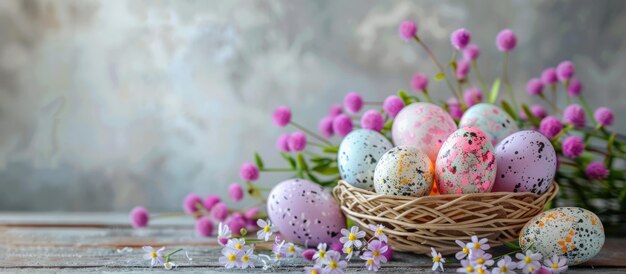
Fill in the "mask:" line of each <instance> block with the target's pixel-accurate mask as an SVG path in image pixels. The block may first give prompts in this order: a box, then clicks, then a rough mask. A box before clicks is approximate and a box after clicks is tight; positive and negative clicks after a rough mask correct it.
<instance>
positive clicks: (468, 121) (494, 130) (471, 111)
mask: <svg viewBox="0 0 626 274" xmlns="http://www.w3.org/2000/svg"><path fill="white" fill-rule="evenodd" d="M462 127H475V128H477V129H480V130H482V131H483V132H484V133H485V134H486V135H487V137H489V139H490V140H491V144H492V145H494V146H495V145H496V144H497V143H498V142H500V140H502V139H504V138H506V137H507V136H509V135H511V134H512V133H514V132H517V131H518V130H519V128H518V127H517V124H515V120H513V118H511V116H510V115H509V114H508V113H506V112H505V111H504V110H502V109H501V108H499V107H498V106H496V105H493V104H487V103H480V104H476V105H474V106H472V107H470V108H468V109H467V111H465V113H463V117H461V120H460V121H459V128H462Z"/></svg>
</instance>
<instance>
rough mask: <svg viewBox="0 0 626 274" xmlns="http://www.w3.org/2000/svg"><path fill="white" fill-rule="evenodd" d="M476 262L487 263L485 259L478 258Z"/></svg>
mask: <svg viewBox="0 0 626 274" xmlns="http://www.w3.org/2000/svg"><path fill="white" fill-rule="evenodd" d="M476 262H477V263H478V264H484V263H485V259H483V258H478V260H476Z"/></svg>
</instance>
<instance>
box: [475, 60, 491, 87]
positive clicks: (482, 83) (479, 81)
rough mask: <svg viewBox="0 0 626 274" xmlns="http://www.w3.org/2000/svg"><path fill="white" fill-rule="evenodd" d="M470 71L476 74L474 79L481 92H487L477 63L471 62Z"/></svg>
mask: <svg viewBox="0 0 626 274" xmlns="http://www.w3.org/2000/svg"><path fill="white" fill-rule="evenodd" d="M472 70H473V71H475V72H476V79H477V80H478V83H480V87H481V88H482V89H483V92H488V91H489V90H488V89H487V84H485V81H483V76H482V75H481V74H480V70H479V69H478V61H476V60H472Z"/></svg>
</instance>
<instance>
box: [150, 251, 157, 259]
mask: <svg viewBox="0 0 626 274" xmlns="http://www.w3.org/2000/svg"><path fill="white" fill-rule="evenodd" d="M150 257H152V258H156V257H158V255H157V253H156V252H154V251H152V253H150Z"/></svg>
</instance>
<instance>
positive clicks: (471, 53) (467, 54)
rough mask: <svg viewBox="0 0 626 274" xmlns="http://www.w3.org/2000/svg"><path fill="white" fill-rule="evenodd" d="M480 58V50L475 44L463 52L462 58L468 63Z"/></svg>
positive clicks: (468, 46)
mask: <svg viewBox="0 0 626 274" xmlns="http://www.w3.org/2000/svg"><path fill="white" fill-rule="evenodd" d="M479 56H480V48H478V46H477V45H475V44H470V45H467V47H465V49H464V50H463V58H464V59H465V60H468V61H474V60H476V59H478V57H479Z"/></svg>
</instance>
